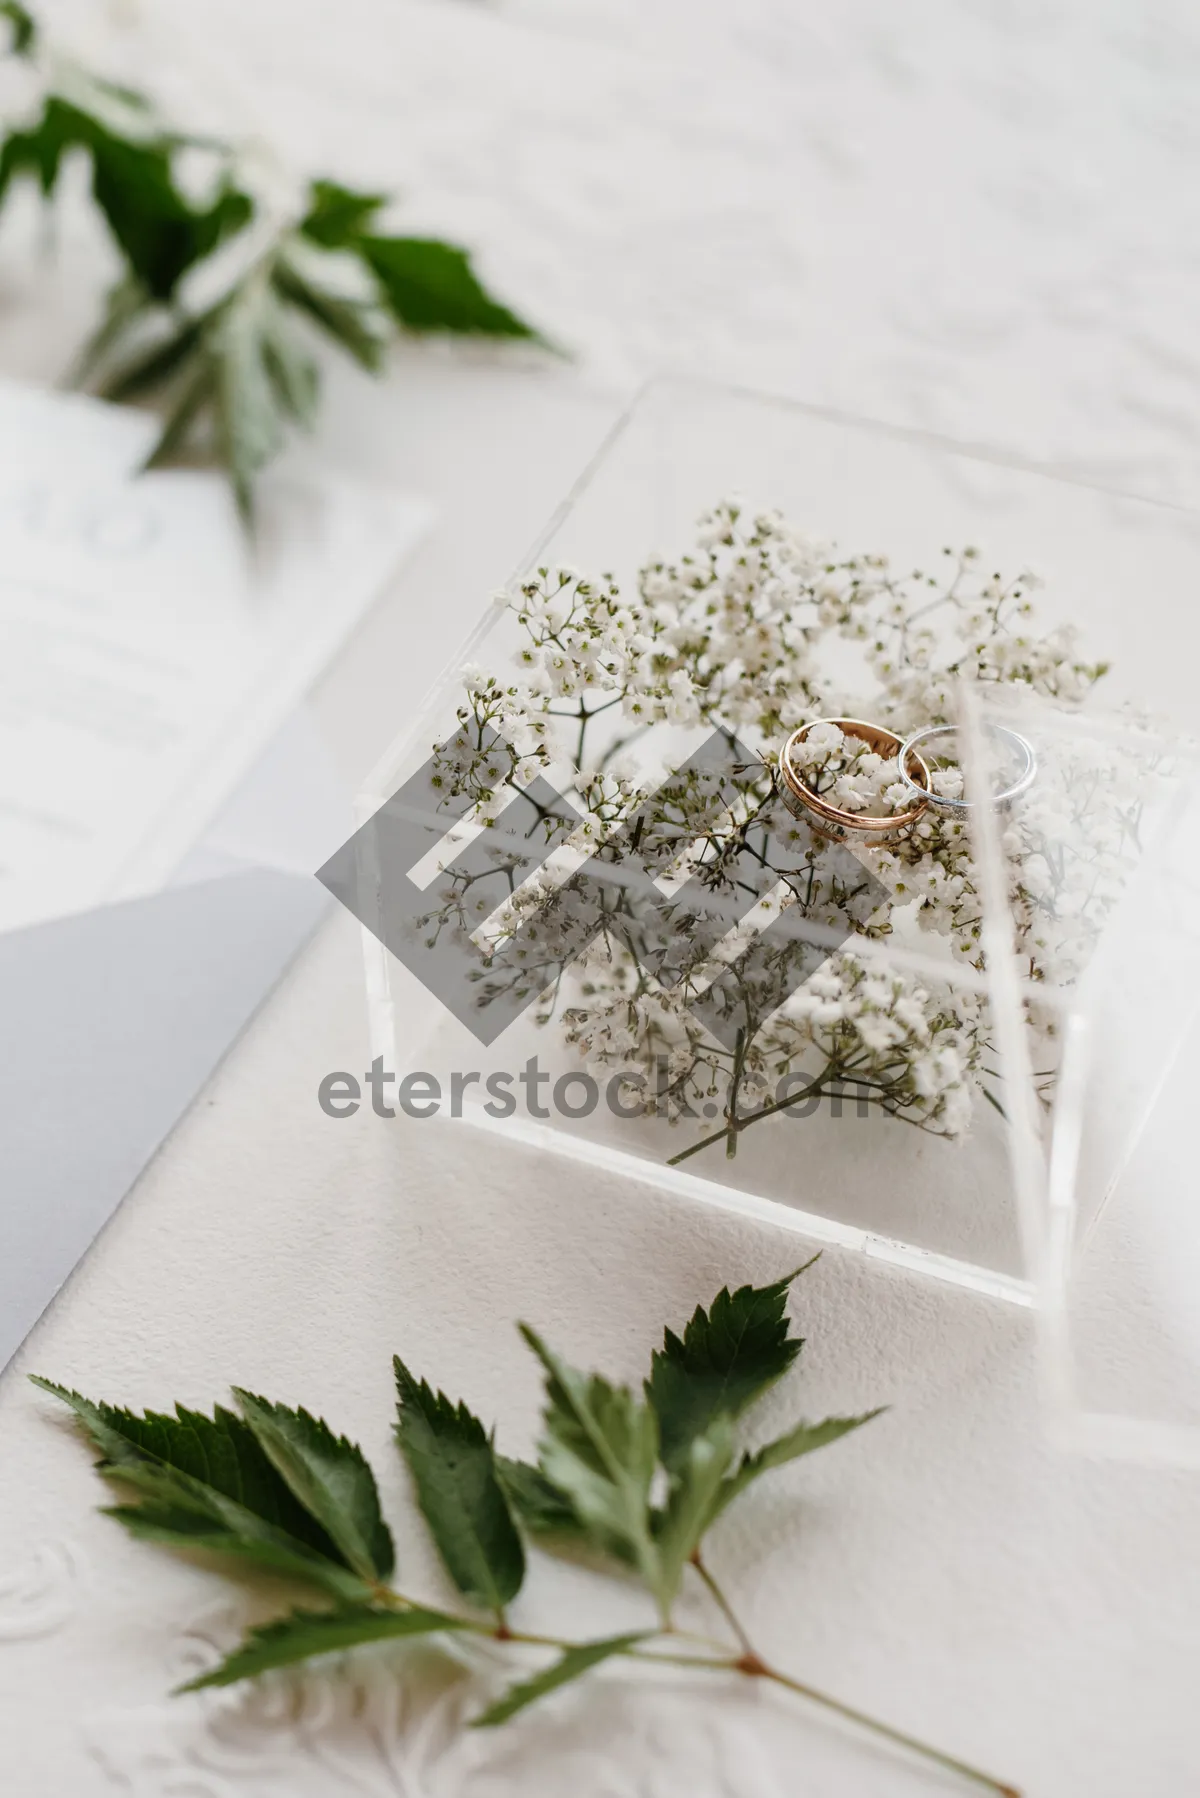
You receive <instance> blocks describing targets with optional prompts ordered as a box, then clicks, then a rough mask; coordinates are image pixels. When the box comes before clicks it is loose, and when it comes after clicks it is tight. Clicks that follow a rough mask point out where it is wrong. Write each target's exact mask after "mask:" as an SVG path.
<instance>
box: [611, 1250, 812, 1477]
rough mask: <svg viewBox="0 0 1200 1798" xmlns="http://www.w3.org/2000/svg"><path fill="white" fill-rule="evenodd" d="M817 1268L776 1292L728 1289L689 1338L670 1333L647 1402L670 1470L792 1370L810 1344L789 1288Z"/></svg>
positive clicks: (690, 1328) (777, 1285) (789, 1278)
mask: <svg viewBox="0 0 1200 1798" xmlns="http://www.w3.org/2000/svg"><path fill="white" fill-rule="evenodd" d="M814 1259H815V1257H814ZM811 1266H812V1262H811V1261H810V1262H806V1264H805V1267H802V1268H798V1269H797V1271H796V1272H795V1273H791V1274H787V1275H786V1276H785V1277H784V1278H783V1279H782V1280H776V1281H774V1282H773V1284H772V1285H770V1286H761V1287H754V1286H741V1287H739V1288H738V1290H737V1291H736V1292H734V1293H731V1292H730V1291H729V1288H728V1287H727V1286H726V1287H724V1288H723V1289H722V1290H721V1291H720V1292H719V1293H718V1294H717V1296H716V1298H715V1299H714V1300H713V1302H712V1305H711V1307H710V1308H709V1310H707V1311H705V1310H704V1309H703V1307H702V1306H700V1305H697V1307H696V1309H695V1311H694V1312H693V1313H692V1317H691V1319H690V1321H689V1323H688V1324H687V1326H686V1328H685V1330H684V1332H683V1336H682V1338H680V1337H678V1336H676V1335H675V1333H674V1331H672V1330H667V1331H665V1332H664V1335H663V1346H662V1348H661V1349H660V1350H658V1351H657V1352H656V1353H655V1354H654V1356H653V1358H652V1361H651V1366H650V1378H649V1379H648V1380H647V1381H646V1397H647V1398H648V1399H649V1401H650V1403H651V1405H652V1406H653V1407H654V1411H655V1414H656V1416H657V1418H658V1427H659V1431H660V1434H661V1438H662V1457H663V1464H664V1465H665V1466H666V1467H667V1468H673V1467H675V1466H676V1465H678V1464H679V1463H680V1462H681V1461H682V1460H683V1459H684V1457H686V1454H687V1450H688V1445H689V1444H690V1443H691V1442H692V1441H694V1440H695V1438H696V1437H698V1436H703V1435H704V1434H705V1432H706V1431H707V1430H708V1428H709V1426H710V1425H711V1424H712V1423H713V1422H714V1420H715V1419H716V1418H718V1417H739V1416H740V1415H741V1413H742V1412H743V1411H745V1410H746V1408H747V1407H748V1406H749V1405H751V1404H753V1402H754V1401H755V1399H757V1398H759V1397H761V1395H762V1394H763V1393H764V1392H766V1391H767V1389H768V1387H770V1386H773V1385H774V1384H775V1381H776V1380H778V1379H779V1378H780V1377H781V1376H782V1375H783V1374H785V1373H786V1372H787V1370H788V1368H789V1367H791V1365H792V1363H793V1361H795V1359H796V1357H797V1355H798V1354H799V1353H800V1350H801V1348H802V1347H803V1346H804V1344H803V1340H802V1338H800V1337H797V1336H793V1335H792V1334H791V1326H790V1323H789V1321H788V1317H787V1295H788V1289H789V1287H790V1286H791V1284H792V1282H793V1280H795V1279H797V1278H798V1276H799V1274H801V1273H803V1272H804V1271H805V1268H806V1267H811Z"/></svg>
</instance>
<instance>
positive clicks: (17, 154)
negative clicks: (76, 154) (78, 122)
mask: <svg viewBox="0 0 1200 1798" xmlns="http://www.w3.org/2000/svg"><path fill="white" fill-rule="evenodd" d="M77 141H78V139H77V137H76V134H75V132H74V130H73V125H72V113H71V111H70V110H69V109H68V108H65V107H63V106H62V105H61V104H60V103H59V102H58V101H57V100H49V101H47V103H46V106H45V108H44V109H43V112H42V117H41V119H40V120H39V122H38V123H37V124H36V125H31V126H30V128H29V129H28V130H27V131H10V132H9V134H8V136H7V137H6V138H5V139H4V144H3V148H0V199H3V197H4V195H5V194H6V193H7V192H8V189H9V187H10V185H11V184H12V182H13V181H14V180H15V179H16V177H17V176H18V175H32V176H34V178H35V179H36V181H37V183H38V186H39V187H40V188H41V190H42V194H43V196H44V197H46V198H49V196H50V195H51V194H52V193H53V192H54V189H55V187H56V185H57V183H58V176H59V171H60V169H61V168H62V159H63V156H64V154H65V152H66V151H67V150H68V149H69V148H71V146H72V145H73V144H74V143H76V142H77Z"/></svg>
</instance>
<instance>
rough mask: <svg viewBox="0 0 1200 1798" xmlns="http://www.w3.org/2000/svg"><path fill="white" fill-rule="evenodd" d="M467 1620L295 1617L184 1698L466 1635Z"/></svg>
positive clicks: (193, 1683)
mask: <svg viewBox="0 0 1200 1798" xmlns="http://www.w3.org/2000/svg"><path fill="white" fill-rule="evenodd" d="M464 1627H465V1624H464V1622H463V1620H462V1619H460V1618H457V1617H448V1616H446V1615H445V1613H444V1612H442V1611H429V1610H424V1609H419V1608H417V1607H414V1608H413V1609H411V1610H404V1611H384V1610H377V1609H373V1608H372V1607H370V1606H366V1605H364V1606H344V1607H342V1608H341V1609H339V1610H336V1611H292V1612H291V1613H290V1615H288V1616H286V1617H280V1618H278V1619H277V1620H276V1621H275V1622H274V1623H266V1624H263V1625H262V1626H261V1627H260V1628H258V1629H252V1630H250V1631H249V1633H248V1634H247V1636H246V1638H245V1640H244V1641H243V1642H242V1643H241V1645H240V1646H239V1647H238V1648H235V1649H234V1651H233V1653H232V1654H231V1655H228V1656H227V1657H226V1659H225V1660H223V1661H222V1662H221V1664H220V1666H219V1667H214V1668H213V1669H212V1671H211V1672H209V1673H202V1674H201V1675H200V1677H199V1678H198V1679H192V1680H189V1681H188V1682H187V1684H186V1685H183V1686H179V1687H177V1690H178V1691H180V1692H200V1691H203V1690H204V1689H205V1688H206V1687H208V1686H232V1685H236V1684H237V1683H238V1681H239V1680H243V1679H253V1678H254V1677H255V1676H256V1675H257V1674H260V1673H269V1672H270V1671H271V1670H272V1669H273V1668H276V1667H294V1666H295V1665H296V1664H297V1662H299V1661H310V1660H313V1659H314V1658H315V1657H316V1656H317V1655H322V1654H338V1653H340V1652H341V1651H342V1650H344V1649H347V1648H358V1647H361V1646H362V1644H363V1643H366V1642H394V1641H400V1640H403V1639H404V1638H405V1637H410V1638H411V1637H413V1636H430V1635H435V1634H437V1633H438V1632H440V1631H442V1630H453V1629H463V1628H464Z"/></svg>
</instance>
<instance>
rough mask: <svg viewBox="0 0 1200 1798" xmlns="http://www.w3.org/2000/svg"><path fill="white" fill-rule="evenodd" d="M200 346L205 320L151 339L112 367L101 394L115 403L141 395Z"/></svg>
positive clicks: (172, 373)
mask: <svg viewBox="0 0 1200 1798" xmlns="http://www.w3.org/2000/svg"><path fill="white" fill-rule="evenodd" d="M203 347H204V322H203V321H202V320H193V321H191V322H190V323H188V324H186V325H182V326H181V327H180V328H179V330H177V331H175V332H174V333H173V334H172V335H171V336H169V337H167V338H166V339H165V341H159V342H156V343H152V344H151V345H150V346H149V347H148V348H147V349H144V350H143V351H142V352H141V354H140V355H138V356H135V357H132V358H131V359H130V360H129V361H127V362H125V363H124V364H122V366H121V367H119V368H117V369H114V370H113V372H112V373H111V374H110V375H109V376H108V377H107V379H106V380H105V381H104V382H103V383H102V385H101V388H100V392H101V395H102V397H103V398H104V399H106V400H113V401H115V402H117V403H118V404H119V403H120V402H122V401H124V400H135V399H141V398H143V397H144V396H145V395H147V394H150V393H153V392H154V391H155V389H156V388H159V387H162V386H163V385H164V384H165V383H166V382H167V381H170V380H172V379H173V378H174V377H175V376H177V375H178V374H180V373H181V371H182V370H183V369H184V368H185V367H186V365H187V363H188V361H189V360H190V359H191V358H192V357H193V356H195V355H196V354H197V353H198V352H199V351H201V350H202V349H203Z"/></svg>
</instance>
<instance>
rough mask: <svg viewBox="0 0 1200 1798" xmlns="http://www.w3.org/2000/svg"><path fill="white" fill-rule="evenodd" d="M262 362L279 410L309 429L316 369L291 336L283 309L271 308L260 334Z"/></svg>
mask: <svg viewBox="0 0 1200 1798" xmlns="http://www.w3.org/2000/svg"><path fill="white" fill-rule="evenodd" d="M262 359H263V367H264V368H265V369H266V373H267V379H268V380H269V381H270V383H271V387H272V389H273V391H274V394H275V400H276V403H277V405H278V406H279V409H280V411H281V412H283V413H285V414H286V415H287V416H288V417H289V418H294V419H295V420H296V423H297V424H300V425H304V426H306V427H307V426H311V425H312V423H313V421H314V419H315V417H316V412H317V391H318V385H319V383H318V377H317V367H316V363H315V362H314V361H313V359H312V357H311V356H307V355H305V353H304V351H303V349H302V348H301V347H300V345H299V344H298V343H297V342H296V340H295V338H294V337H293V335H292V332H291V330H290V328H289V324H288V319H287V315H286V313H285V312H284V309H283V307H282V306H276V307H275V308H274V317H272V318H271V320H270V321H269V323H268V326H267V329H266V330H264V332H263V337H262Z"/></svg>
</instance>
